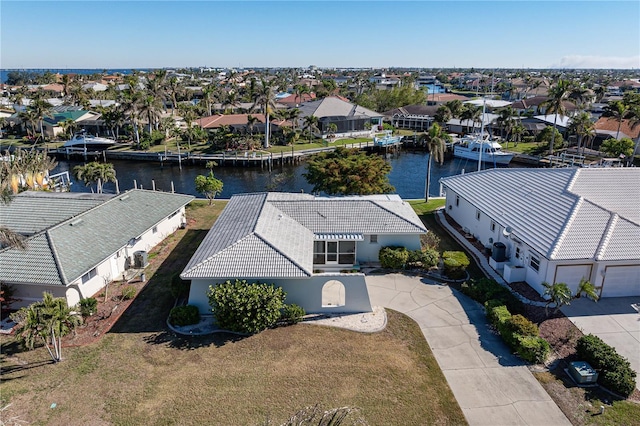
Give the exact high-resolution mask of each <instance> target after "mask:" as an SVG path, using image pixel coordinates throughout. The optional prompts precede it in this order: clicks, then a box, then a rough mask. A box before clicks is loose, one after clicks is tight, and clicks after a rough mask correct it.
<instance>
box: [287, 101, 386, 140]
mask: <svg viewBox="0 0 640 426" xmlns="http://www.w3.org/2000/svg"><path fill="white" fill-rule="evenodd" d="M298 109H299V110H300V118H299V125H298V126H297V127H298V128H303V127H304V118H305V117H308V116H310V115H313V116H315V117H318V121H319V123H318V127H319V129H320V133H322V134H324V133H327V131H328V128H329V125H331V124H332V123H333V124H335V125H336V126H337V131H336V133H342V134H350V133H357V132H364V131H367V130H368V129H367V123H370V124H371V127H372V128H375V126H382V116H383V115H382V114H380V113H379V112H375V111H371V110H370V109H367V108H364V107H361V106H359V105H356V104H352V103H351V102H349V101H347V100H345V99H344V98H341V97H338V96H328V97H326V98H324V99H317V100H315V101H311V102H305V103H303V104H300V106H299V107H298Z"/></svg>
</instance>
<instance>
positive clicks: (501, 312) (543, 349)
mask: <svg viewBox="0 0 640 426" xmlns="http://www.w3.org/2000/svg"><path fill="white" fill-rule="evenodd" d="M485 309H486V311H487V317H488V318H489V321H490V322H491V324H493V326H494V327H495V328H496V329H497V330H498V333H500V336H501V337H502V339H503V340H504V341H505V342H506V343H507V345H509V347H510V348H511V349H512V350H513V351H515V352H516V353H517V354H518V355H519V356H520V358H522V359H524V360H525V361H529V362H533V363H543V362H544V361H545V360H546V359H547V356H548V355H549V352H551V347H550V346H549V342H547V341H546V340H544V339H543V338H542V337H540V336H539V335H538V326H537V325H535V324H534V323H532V322H531V321H529V320H528V319H526V318H525V317H523V316H522V315H511V313H510V312H509V310H508V309H507V307H506V306H504V305H498V304H497V302H496V301H493V300H490V301H487V302H486V303H485Z"/></svg>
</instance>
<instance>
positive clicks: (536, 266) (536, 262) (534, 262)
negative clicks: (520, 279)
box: [529, 255, 540, 272]
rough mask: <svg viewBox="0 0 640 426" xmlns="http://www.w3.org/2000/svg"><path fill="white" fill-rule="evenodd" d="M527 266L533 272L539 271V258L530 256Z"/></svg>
mask: <svg viewBox="0 0 640 426" xmlns="http://www.w3.org/2000/svg"><path fill="white" fill-rule="evenodd" d="M529 266H530V267H531V269H533V270H534V271H536V272H537V271H539V270H540V258H539V257H537V256H534V255H531V258H530V259H529Z"/></svg>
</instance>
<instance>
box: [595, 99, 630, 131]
mask: <svg viewBox="0 0 640 426" xmlns="http://www.w3.org/2000/svg"><path fill="white" fill-rule="evenodd" d="M630 113H631V106H630V105H628V104H626V103H625V102H623V101H612V102H609V104H608V105H607V106H605V107H604V113H603V114H602V115H604V116H605V117H613V118H615V119H616V120H618V131H617V133H616V139H620V128H621V127H622V120H624V119H626V118H628V117H629V116H630V115H631V114H630Z"/></svg>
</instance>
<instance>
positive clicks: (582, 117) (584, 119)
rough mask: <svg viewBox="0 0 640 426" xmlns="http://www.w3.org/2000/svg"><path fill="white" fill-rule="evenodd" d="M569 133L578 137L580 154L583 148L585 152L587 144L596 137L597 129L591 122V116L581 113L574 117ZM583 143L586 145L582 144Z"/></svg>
mask: <svg viewBox="0 0 640 426" xmlns="http://www.w3.org/2000/svg"><path fill="white" fill-rule="evenodd" d="M569 131H570V132H572V133H574V134H575V135H576V136H578V153H579V152H580V147H581V146H582V149H583V152H584V148H585V147H586V146H587V142H588V141H589V140H590V139H591V138H592V137H593V136H595V127H594V124H593V122H592V121H591V114H589V113H588V112H581V113H580V114H578V115H577V116H575V117H573V119H572V120H571V124H570V125H569ZM583 141H584V144H583V143H582V142H583Z"/></svg>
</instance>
